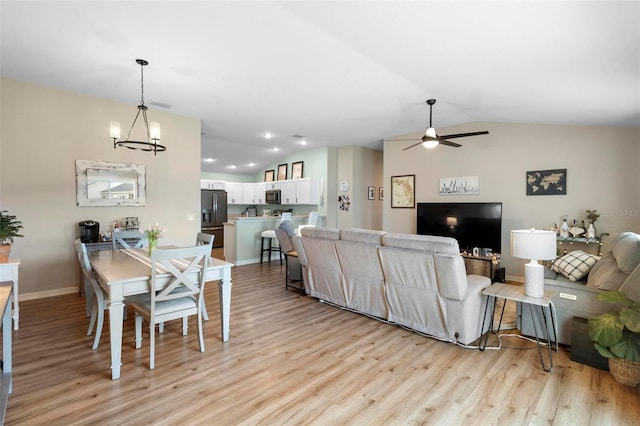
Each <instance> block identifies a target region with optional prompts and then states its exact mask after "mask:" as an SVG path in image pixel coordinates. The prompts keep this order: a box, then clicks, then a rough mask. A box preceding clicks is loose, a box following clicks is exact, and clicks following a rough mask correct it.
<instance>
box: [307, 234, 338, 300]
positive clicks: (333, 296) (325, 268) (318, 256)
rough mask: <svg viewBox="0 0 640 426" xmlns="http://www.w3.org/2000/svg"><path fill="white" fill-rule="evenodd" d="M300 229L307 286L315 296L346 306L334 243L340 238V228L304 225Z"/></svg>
mask: <svg viewBox="0 0 640 426" xmlns="http://www.w3.org/2000/svg"><path fill="white" fill-rule="evenodd" d="M300 231H301V234H302V238H301V241H302V247H303V249H304V253H305V257H306V262H307V271H306V278H307V282H306V283H305V288H307V289H308V291H309V294H310V295H311V296H313V297H317V298H318V299H321V300H326V301H328V302H331V303H335V304H337V305H340V306H346V297H345V294H344V289H343V288H342V272H341V269H340V262H339V261H338V255H337V253H336V249H335V242H336V241H338V240H340V230H339V229H336V228H302V229H301V230H300Z"/></svg>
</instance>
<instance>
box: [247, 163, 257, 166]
mask: <svg viewBox="0 0 640 426" xmlns="http://www.w3.org/2000/svg"><path fill="white" fill-rule="evenodd" d="M255 165H256V163H253V162H251V163H247V166H249V167H253V166H255Z"/></svg>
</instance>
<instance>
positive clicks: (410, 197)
mask: <svg viewBox="0 0 640 426" xmlns="http://www.w3.org/2000/svg"><path fill="white" fill-rule="evenodd" d="M415 184H416V175H404V176H391V207H392V208H401V209H402V208H404V209H413V208H415V207H416V187H415Z"/></svg>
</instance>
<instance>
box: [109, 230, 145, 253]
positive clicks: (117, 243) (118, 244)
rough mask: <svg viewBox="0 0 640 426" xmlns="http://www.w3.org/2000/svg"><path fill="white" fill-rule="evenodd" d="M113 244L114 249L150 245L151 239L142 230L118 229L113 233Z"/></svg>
mask: <svg viewBox="0 0 640 426" xmlns="http://www.w3.org/2000/svg"><path fill="white" fill-rule="evenodd" d="M111 245H112V249H113V250H117V249H119V248H125V249H130V248H141V247H148V246H149V239H148V238H147V234H145V233H144V232H142V231H118V232H112V233H111Z"/></svg>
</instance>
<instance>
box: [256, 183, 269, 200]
mask: <svg viewBox="0 0 640 426" xmlns="http://www.w3.org/2000/svg"><path fill="white" fill-rule="evenodd" d="M266 190H267V183H266V182H257V183H255V184H254V186H253V200H254V201H253V203H254V204H266V201H265V198H264V193H265V191H266Z"/></svg>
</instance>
